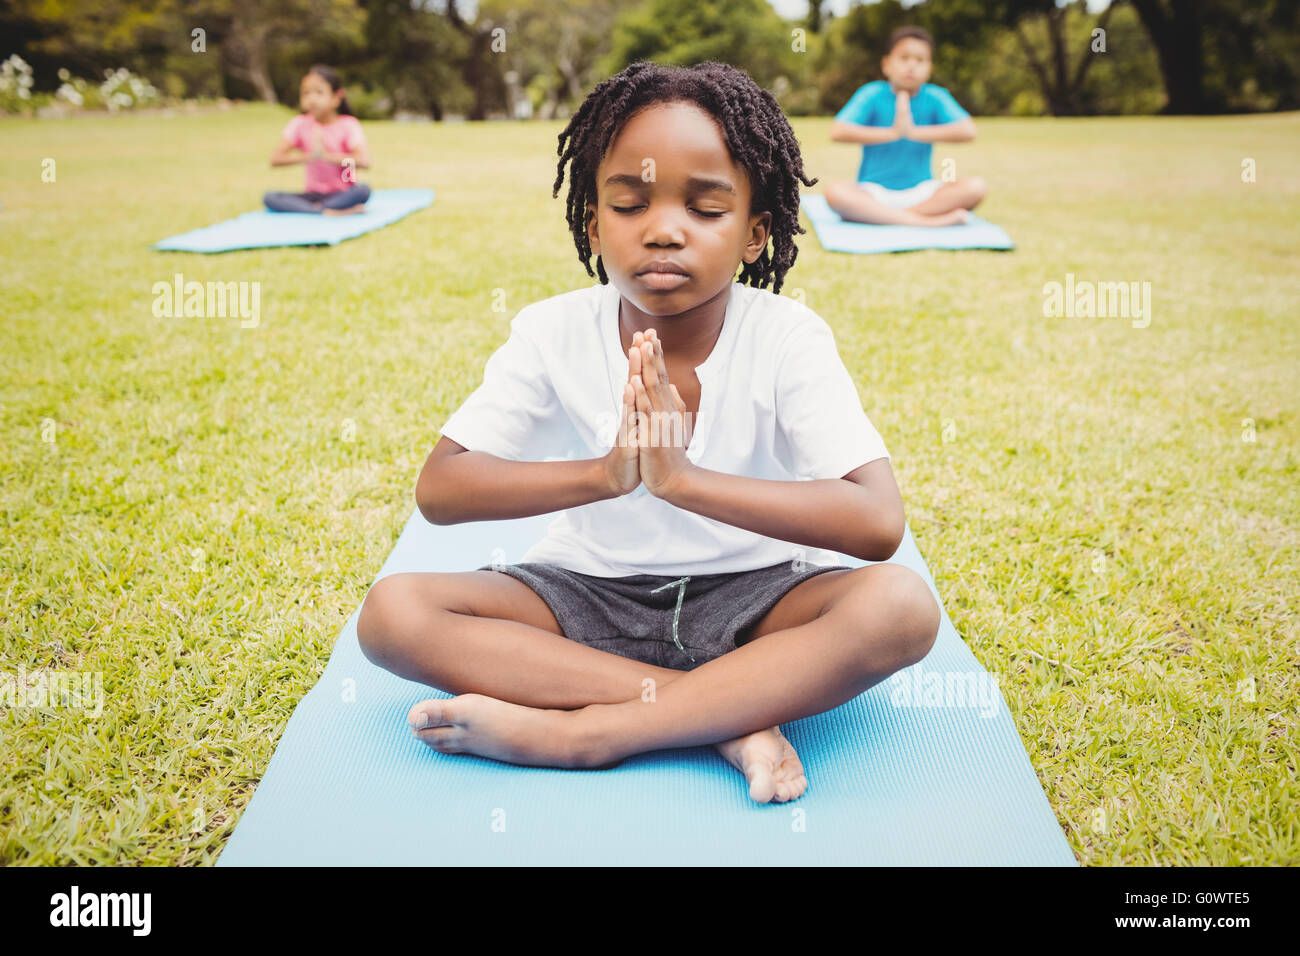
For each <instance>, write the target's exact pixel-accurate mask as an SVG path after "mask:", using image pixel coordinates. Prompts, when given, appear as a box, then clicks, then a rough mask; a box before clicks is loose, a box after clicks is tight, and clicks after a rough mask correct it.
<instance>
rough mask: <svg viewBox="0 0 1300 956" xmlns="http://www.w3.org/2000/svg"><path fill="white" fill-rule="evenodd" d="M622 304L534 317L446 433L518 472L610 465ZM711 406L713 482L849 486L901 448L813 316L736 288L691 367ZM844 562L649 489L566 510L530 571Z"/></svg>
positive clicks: (700, 432) (519, 326)
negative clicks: (596, 462)
mask: <svg viewBox="0 0 1300 956" xmlns="http://www.w3.org/2000/svg"><path fill="white" fill-rule="evenodd" d="M619 301H620V296H619V292H618V289H617V288H615V287H614V285H612V284H610V285H594V286H591V287H589V288H586V289H578V290H575V291H573V292H566V293H563V294H560V295H556V296H552V297H551V298H549V299H545V300H543V301H541V302H535V303H533V304H531V305H528V306H525V307H524V308H523V309H521V310H520V311H519V314H518V315H516V316H515V317H514V319H513V320H512V321H511V323H510V338H509V339H508V340H507V341H506V342H505V344H503V345H502V346H501V347H500V348H498V349H497V350H496V352H494V353H493V354H492V356H491V357H490V358H489V359H488V361H487V365H486V367H485V368H484V371H483V383H482V384H481V385H479V387H478V388H477V389H475V391H474V392H473V393H472V394H471V395H470V396H469V398H467V399H466V400H465V403H464V404H463V405H461V407H460V408H459V409H457V410H456V412H455V413H454V414H453V415H452V416H451V417H450V418H449V419H448V420H447V423H446V424H445V425H444V426H443V427H442V434H443V435H445V436H447V437H448V438H450V439H451V440H452V441H455V442H457V443H458V444H460V445H463V446H464V447H465V448H467V449H469V450H471V451H485V452H489V453H491V454H493V455H497V456H499V457H501V458H509V459H512V460H515V461H547V460H563V459H569V458H599V457H602V456H603V455H605V454H606V453H607V452H608V451H609V449H610V448H611V447H613V444H614V441H615V438H616V436H617V428H618V416H619V408H620V405H621V400H622V394H623V385H624V383H625V382H626V381H627V371H628V359H627V353H626V352H625V351H623V346H622V341H621V339H620V337H619V328H618V313H619ZM695 374H696V376H697V377H698V378H699V381H700V390H701V391H700V410H699V413H698V415H697V416H696V418H695V420H694V421H693V423H692V425H693V429H692V432H691V435H690V444H689V445H688V446H687V449H686V456H687V458H689V459H690V460H691V461H692V462H694V463H695V464H696V465H699V466H700V467H702V468H708V469H711V470H713V471H721V472H725V473H727V474H733V475H746V476H749V477H751V478H769V479H776V480H781V481H795V480H811V479H818V478H842V477H843V476H844V475H846V474H848V473H849V472H851V471H853V470H854V469H855V468H857V467H858V466H860V465H863V464H866V463H867V462H869V461H874V460H875V459H877V458H888V457H889V452H888V451H887V450H886V449H885V443H884V441H883V440H882V439H881V437H880V434H879V432H877V431H876V429H875V427H874V426H873V425H872V424H871V421H870V420H869V419H868V418H867V415H866V413H865V412H864V411H863V410H862V402H861V400H860V399H859V397H858V392H857V388H856V386H855V385H854V384H853V379H852V378H851V377H850V375H849V372H848V370H847V369H846V368H845V367H844V363H843V361H842V360H841V359H840V356H839V352H838V351H837V350H836V348H835V338H834V334H833V333H832V332H831V328H830V326H829V325H827V324H826V322H825V320H824V319H822V318H821V317H820V316H819V315H817V313H815V312H813V311H812V310H811V309H809V308H807V307H806V306H804V305H802V304H800V303H798V302H796V301H795V300H793V299H789V298H786V297H784V296H779V295H775V294H773V293H772V292H770V291H768V290H766V289H756V288H754V287H752V286H746V285H742V284H740V283H739V282H733V283H732V285H731V295H730V298H729V299H728V301H727V311H726V316H725V318H724V321H723V325H722V331H721V333H720V334H719V336H718V340H717V342H716V343H715V344H714V347H713V351H712V352H710V353H709V357H708V358H707V359H705V361H704V363H703V364H701V365H697V366H696V367H695ZM796 557H798V558H802V559H803V560H804V561H807V562H809V563H814V564H826V563H834V555H833V553H832V552H827V551H822V550H821V549H815V548H808V547H806V546H802V545H797V544H794V543H792V542H789V541H779V540H777V539H775V538H769V537H767V536H765V535H760V534H756V533H755V532H752V531H748V530H746V529H743V528H738V527H735V526H734V525H729V524H725V523H723V522H721V521H715V520H713V519H712V518H706V517H703V516H702V515H698V514H695V513H694V512H691V511H686V510H684V509H682V508H678V507H677V506H676V505H673V504H669V503H668V502H667V501H665V500H663V499H662V498H657V497H655V496H654V495H652V494H650V493H649V492H648V491H647V490H646V487H645V485H644V484H642V485H639V486H637V488H636V490H634V491H632V492H631V493H629V494H626V495H622V496H620V497H616V498H608V499H605V500H603V501H595V502H591V503H589V504H585V505H582V506H580V507H576V508H569V509H568V510H566V511H562V512H559V514H558V517H556V518H555V520H554V521H552V522H551V523H550V526H549V527H548V529H547V534H546V536H545V537H544V538H542V540H540V541H538V542H537V543H536V544H534V545H533V547H531V548H530V549H529V550H528V551H527V552H526V553H525V554H524V556H523V558H522V559H521V561H523V562H540V563H544V564H555V565H559V566H561V567H565V568H569V569H571V570H574V571H579V572H582V573H584V574H591V575H596V576H599V577H620V576H623V575H629V574H661V575H672V576H676V575H679V574H716V573H719V572H723V571H749V570H753V569H755V568H762V567H767V566H769V565H773V564H777V563H780V562H782V561H790V560H792V559H793V558H796Z"/></svg>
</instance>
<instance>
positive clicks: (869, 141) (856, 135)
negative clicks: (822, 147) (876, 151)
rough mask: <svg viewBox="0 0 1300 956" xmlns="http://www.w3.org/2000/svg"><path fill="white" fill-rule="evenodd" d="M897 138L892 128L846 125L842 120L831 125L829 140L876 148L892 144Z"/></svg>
mask: <svg viewBox="0 0 1300 956" xmlns="http://www.w3.org/2000/svg"><path fill="white" fill-rule="evenodd" d="M898 138H899V136H898V130H897V129H896V128H895V127H893V126H863V125H862V124H861V123H846V122H845V121H844V120H836V121H835V122H834V123H832V124H831V140H832V141H834V142H836V143H861V144H862V145H863V146H878V145H879V144H881V143H892V142H894V140H896V139H898Z"/></svg>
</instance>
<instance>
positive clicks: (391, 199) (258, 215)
mask: <svg viewBox="0 0 1300 956" xmlns="http://www.w3.org/2000/svg"><path fill="white" fill-rule="evenodd" d="M432 203H433V190H432V189H378V190H375V191H374V192H373V193H371V194H370V198H369V199H368V200H367V201H366V211H365V212H363V213H357V214H356V215H353V216H321V215H316V214H314V213H305V212H271V211H270V210H267V209H259V210H257V211H256V212H246V213H244V214H243V215H242V216H236V217H235V218H234V219H227V220H226V221H225V222H219V223H216V224H215V225H211V226H204V227H203V228H202V229H191V230H190V231H189V232H183V233H181V234H180V235H179V236H171V237H170V238H167V239H164V240H162V241H161V242H158V243H155V244H154V247H153V248H155V249H160V250H164V251H174V252H229V251H230V250H232V249H260V248H263V247H265V246H322V245H325V246H336V245H338V244H339V243H340V242H342V241H343V240H344V239H352V238H353V237H355V236H359V235H361V234H362V233H367V232H370V231H371V230H374V229H380V228H382V227H384V226H387V225H390V224H391V223H394V222H397V220H399V219H401V218H403V217H404V216H409V215H410V214H411V213H413V212H415V211H416V210H417V209H423V208H424V207H425V206H428V205H431V204H432Z"/></svg>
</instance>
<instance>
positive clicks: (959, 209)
mask: <svg viewBox="0 0 1300 956" xmlns="http://www.w3.org/2000/svg"><path fill="white" fill-rule="evenodd" d="M986 192H987V187H986V186H985V185H984V180H983V179H981V178H980V177H978V176H970V177H967V178H965V179H958V180H956V181H954V182H950V183H944V184H943V186H941V187H939V188H938V189H937V190H935V192H934V194H933V195H932V196H930V197H929V198H928V199H925V200H923V201H921V202H919V203H916V204H915V205H912V206H908V207H907V208H906V209H895V208H894V207H892V206H889V205H887V204H885V203H883V202H881V201H880V200H879V199H877V198H876V197H875V196H873V195H871V193H870V192H868V191H867V190H865V189H863V188H862V187H861V186H859V185H858V184H857V183H850V182H838V183H831V184H830V185H829V186H828V187H827V188H826V204H827V205H828V206H830V207H831V208H832V209H833V210H835V212H837V213H838V214H839V216H840V218H841V219H844V220H847V221H849V222H865V223H874V224H876V225H884V226H954V225H958V224H959V223H963V222H965V221H966V220H967V216H966V212H967V210H971V209H974V208H975V207H976V206H978V205H979V204H980V201H981V200H982V199H983V198H984V196H985V193H986Z"/></svg>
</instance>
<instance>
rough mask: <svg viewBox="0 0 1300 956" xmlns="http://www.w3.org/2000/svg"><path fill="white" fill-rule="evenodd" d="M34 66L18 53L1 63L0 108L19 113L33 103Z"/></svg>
mask: <svg viewBox="0 0 1300 956" xmlns="http://www.w3.org/2000/svg"><path fill="white" fill-rule="evenodd" d="M32 82H33V80H32V68H31V66H29V65H28V63H27V61H26V60H24V59H23V58H22V57H20V56H19V55H18V54H17V53H15V54H13V55H12V56H11V57H9V59H7V60H5V61H4V63H0V110H3V111H4V112H6V113H17V112H18V111H19V110H23V109H26V108H27V107H28V106H30V105H31V103H30V101H31V98H32Z"/></svg>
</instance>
